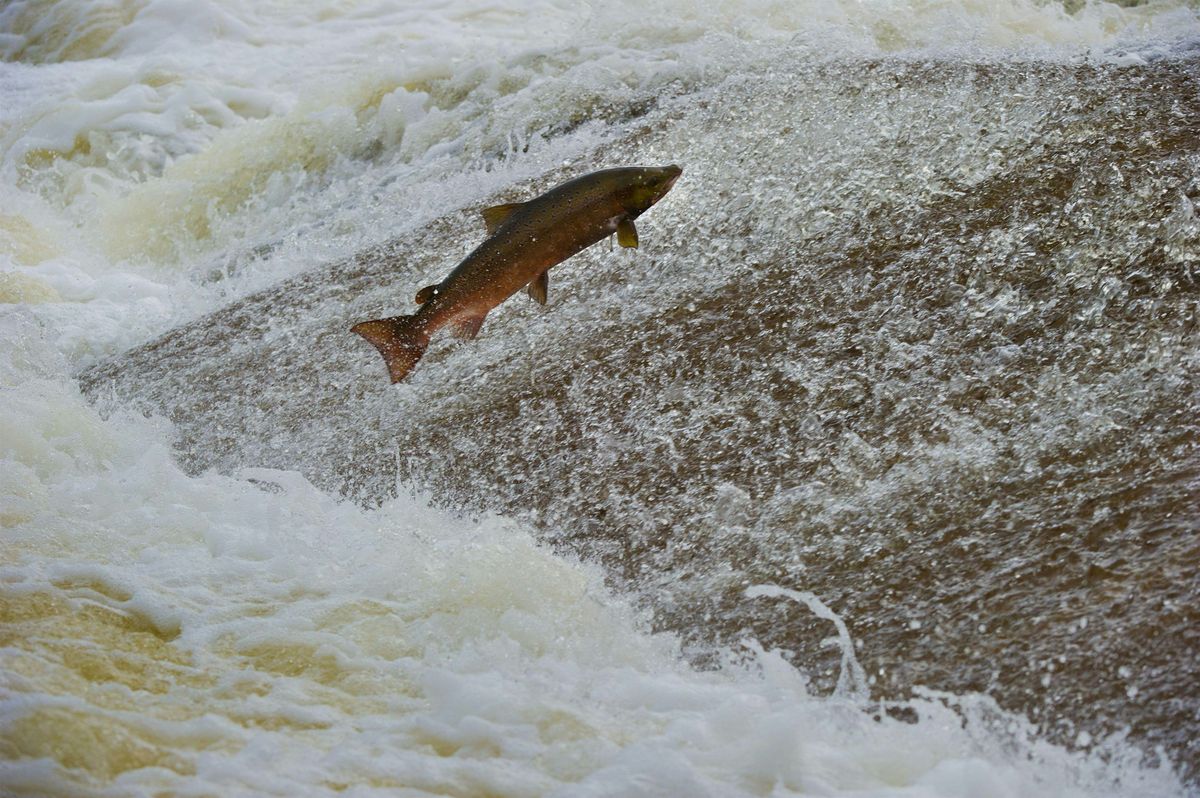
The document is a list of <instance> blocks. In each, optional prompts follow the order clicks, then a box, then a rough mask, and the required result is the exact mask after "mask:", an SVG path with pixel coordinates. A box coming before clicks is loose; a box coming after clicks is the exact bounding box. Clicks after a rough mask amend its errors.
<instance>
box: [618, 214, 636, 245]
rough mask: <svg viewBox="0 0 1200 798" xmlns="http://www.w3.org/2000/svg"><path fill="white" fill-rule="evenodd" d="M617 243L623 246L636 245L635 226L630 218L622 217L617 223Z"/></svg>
mask: <svg viewBox="0 0 1200 798" xmlns="http://www.w3.org/2000/svg"><path fill="white" fill-rule="evenodd" d="M617 243H618V244H620V245H621V246H623V247H634V248H636V247H637V245H638V237H637V228H636V227H634V226H633V220H632V219H622V220H621V221H620V222H618V223H617Z"/></svg>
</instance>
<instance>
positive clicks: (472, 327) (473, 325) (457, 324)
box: [450, 316, 484, 341]
mask: <svg viewBox="0 0 1200 798" xmlns="http://www.w3.org/2000/svg"><path fill="white" fill-rule="evenodd" d="M483 319H484V317H483V316H462V317H460V318H457V319H455V320H454V321H452V322H450V327H451V330H450V332H451V333H452V334H453V335H454V337H455V338H458V339H461V340H463V341H470V340H471V339H472V338H474V337H475V336H476V335H479V328H480V327H482V326H483Z"/></svg>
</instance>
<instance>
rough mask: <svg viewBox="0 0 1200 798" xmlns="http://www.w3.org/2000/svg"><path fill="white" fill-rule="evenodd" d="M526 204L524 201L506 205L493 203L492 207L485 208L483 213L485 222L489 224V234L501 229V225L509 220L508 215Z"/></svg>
mask: <svg viewBox="0 0 1200 798" xmlns="http://www.w3.org/2000/svg"><path fill="white" fill-rule="evenodd" d="M524 204H525V203H523V202H510V203H508V204H506V205H493V206H492V207H490V208H484V209H483V211H482V212H481V213H482V214H483V223H484V224H486V225H487V231H488V235H491V234H492V233H494V232H496V231H497V230H499V229H500V225H502V224H504V223H505V222H506V221H508V217H510V216H512V215H513V212H514V211H516V209H517V208H520V207H521V206H522V205H524Z"/></svg>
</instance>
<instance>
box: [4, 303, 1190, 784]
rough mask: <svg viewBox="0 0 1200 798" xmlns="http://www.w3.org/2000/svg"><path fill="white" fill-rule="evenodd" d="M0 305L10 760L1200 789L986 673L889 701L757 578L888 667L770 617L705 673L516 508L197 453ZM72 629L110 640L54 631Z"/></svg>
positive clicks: (459, 774)
mask: <svg viewBox="0 0 1200 798" xmlns="http://www.w3.org/2000/svg"><path fill="white" fill-rule="evenodd" d="M0 329H2V331H3V340H5V341H6V342H7V343H6V350H7V351H6V353H5V355H4V359H3V361H0V373H2V374H4V375H5V377H4V381H3V385H4V387H3V388H0V406H2V407H3V408H4V411H3V414H2V416H0V423H2V424H3V426H2V427H0V442H2V443H0V458H2V459H3V468H2V469H0V471H2V473H4V474H5V478H4V479H3V480H0V490H2V491H3V492H4V493H3V495H2V496H0V506H2V507H4V508H6V511H5V513H3V514H0V519H2V521H3V524H4V535H5V553H4V563H3V571H2V572H0V592H2V593H3V594H4V601H5V603H6V604H7V605H8V606H10V607H14V608H20V610H19V612H20V616H19V617H21V618H23V620H22V621H21V623H23V624H25V626H24V627H23V628H25V629H26V630H27V631H28V632H30V634H29V635H28V638H27V642H26V644H23V645H16V646H11V647H9V648H7V649H5V650H4V651H3V652H0V659H3V660H4V667H3V668H2V669H0V672H2V673H3V674H4V676H3V678H2V681H0V728H3V729H4V730H5V735H6V736H7V737H8V739H10V740H12V739H17V740H20V742H19V744H18V747H17V750H18V752H19V754H20V755H19V756H18V757H17V758H16V759H9V760H8V761H5V762H0V781H3V782H4V783H6V784H9V785H24V786H23V789H24V790H25V791H27V792H45V793H61V792H69V791H72V790H74V789H78V788H79V786H80V785H86V784H92V785H93V786H95V787H97V788H100V787H101V786H102V785H105V784H108V785H110V786H111V788H112V789H114V790H117V791H119V792H122V793H141V792H143V791H146V792H149V791H156V790H157V791H163V790H165V791H169V792H173V793H177V794H199V793H212V792H218V793H222V794H244V793H249V794H287V795H324V794H328V793H330V792H331V791H334V790H342V789H347V790H348V791H349V792H350V794H355V795H373V794H412V795H424V794H462V793H478V792H488V793H492V794H501V795H539V794H540V795H591V796H617V795H622V796H627V795H681V794H689V795H713V796H726V795H728V796H736V795H762V794H774V795H806V794H819V795H841V794H855V795H876V796H885V795H896V796H900V795H903V796H914V795H939V796H952V795H964V796H966V795H970V796H978V795H994V796H1036V795H1056V796H1067V795H1080V796H1082V795H1089V796H1096V795H1119V794H1129V795H1132V794H1137V795H1174V794H1181V793H1182V788H1181V787H1180V785H1179V783H1178V782H1177V781H1176V780H1175V779H1174V777H1173V776H1172V774H1171V773H1170V772H1169V771H1168V770H1164V769H1153V768H1147V767H1146V766H1143V765H1140V764H1139V762H1138V759H1139V756H1140V755H1139V753H1138V752H1137V751H1136V749H1133V748H1131V747H1128V746H1126V745H1125V743H1124V742H1123V741H1122V740H1119V739H1118V740H1113V741H1110V742H1109V743H1108V744H1102V745H1098V746H1097V747H1096V748H1095V749H1093V750H1094V753H1093V754H1091V755H1090V756H1085V755H1083V754H1072V753H1069V752H1067V751H1065V750H1063V749H1060V748H1057V747H1055V746H1051V745H1049V744H1047V743H1044V742H1041V741H1039V740H1038V738H1037V737H1036V735H1034V734H1033V732H1032V730H1031V729H1030V727H1029V725H1028V724H1026V723H1024V722H1023V721H1021V720H1020V719H1018V718H1013V717H1011V716H1008V715H1005V714H1004V713H1003V712H1001V711H1000V710H998V709H997V708H996V707H995V706H994V705H993V704H992V703H991V702H990V701H989V700H987V699H984V698H982V697H976V698H972V697H966V698H960V697H955V696H948V695H940V694H933V693H930V694H928V695H927V696H926V697H924V698H921V699H917V700H914V701H912V702H909V703H908V704H906V705H905V706H906V708H907V709H909V710H910V711H913V712H915V713H916V714H917V715H918V716H919V721H918V722H916V723H907V722H902V721H899V720H894V719H892V718H891V717H889V716H888V715H887V714H882V715H880V714H878V713H876V716H875V717H872V712H871V711H870V710H871V708H870V707H869V706H868V707H864V706H863V705H862V704H861V703H860V702H861V673H860V672H858V670H857V668H856V663H855V662H854V660H853V655H852V645H851V644H850V640H849V632H848V630H847V629H846V628H845V626H844V624H842V623H841V620H840V619H839V618H838V617H837V615H836V614H835V613H833V612H832V611H830V610H829V608H827V607H825V606H824V605H823V604H821V603H820V601H819V600H818V599H817V598H816V597H813V596H809V595H807V594H804V593H801V592H795V591H791V590H788V589H782V588H775V587H760V588H756V589H755V590H753V591H751V592H752V594H753V595H755V596H758V597H759V598H758V599H757V600H779V599H791V600H798V601H801V602H803V603H806V604H808V605H809V606H810V607H811V608H813V609H814V611H815V612H817V613H818V615H820V616H821V617H824V618H827V619H829V620H830V621H832V622H833V623H834V624H835V626H836V627H837V629H838V633H839V637H840V639H841V644H842V646H843V651H844V653H845V654H846V659H845V660H844V661H845V662H846V663H847V665H846V667H847V670H848V673H849V677H852V678H853V679H856V680H859V684H860V686H859V687H858V688H856V689H847V690H846V691H844V693H843V697H838V696H834V697H828V698H821V697H817V696H813V695H811V694H810V693H809V690H808V686H807V685H808V681H807V678H806V676H805V674H804V673H803V671H801V670H799V669H797V668H796V667H795V666H794V665H792V664H790V663H788V662H787V661H785V660H784V659H783V658H782V656H781V655H780V654H779V653H778V652H769V651H763V650H761V648H759V647H757V645H755V644H753V643H752V642H751V643H750V644H749V648H748V649H746V650H745V651H744V652H743V653H742V654H741V655H737V656H735V652H729V654H730V656H729V657H728V662H729V664H727V665H726V666H724V667H723V668H721V669H720V670H718V671H715V672H695V671H693V670H691V669H689V668H688V667H687V666H686V665H685V664H684V663H683V662H682V661H681V659H680V656H679V651H678V646H677V643H676V642H675V641H674V640H673V639H672V638H670V637H669V636H665V635H651V634H648V633H647V632H645V631H644V630H643V629H642V628H641V626H640V621H639V619H638V616H637V615H636V613H634V612H633V611H632V610H631V609H630V608H629V607H628V606H627V605H626V604H625V603H624V602H623V601H621V600H620V599H618V598H617V597H615V596H613V595H612V594H610V593H608V592H607V591H606V590H605V588H604V586H603V582H602V577H601V574H599V573H598V572H597V571H596V569H594V568H592V567H589V566H586V565H583V564H580V563H578V562H574V561H572V560H570V559H567V558H563V557H561V556H558V555H555V554H553V553H551V552H550V551H548V550H546V549H544V548H543V547H541V546H540V545H538V544H537V543H536V542H535V541H534V540H533V539H532V537H531V536H530V534H529V533H528V531H527V530H525V529H523V528H521V527H519V526H517V525H514V524H512V523H510V522H508V521H506V520H504V519H503V518H495V517H491V518H484V519H481V520H479V521H477V522H471V521H467V520H463V519H457V518H454V517H451V516H448V515H445V514H443V513H441V512H438V511H434V510H431V509H429V508H428V507H427V506H425V505H424V504H423V503H422V502H421V501H419V500H416V499H414V498H411V497H402V498H399V499H397V500H395V501H393V502H390V503H389V504H387V505H386V506H383V507H380V508H378V509H376V510H363V509H361V508H359V507H356V506H353V505H349V504H344V503H340V502H338V501H336V500H335V499H333V498H331V497H328V496H326V495H324V494H322V493H320V492H319V491H317V490H316V489H314V488H313V487H312V486H311V485H309V484H308V483H307V482H306V481H305V480H304V479H303V478H302V477H300V476H299V475H298V474H295V473H288V472H276V471H270V470H265V469H251V470H247V471H245V472H244V473H243V474H241V475H240V476H239V477H237V478H231V477H226V476H221V475H217V474H209V475H205V476H201V477H195V478H191V477H187V476H185V475H184V474H182V473H181V472H180V471H179V470H178V468H177V467H176V466H175V465H174V463H173V462H172V458H171V455H170V452H169V449H168V445H167V442H168V441H169V440H170V436H171V433H170V430H169V428H168V427H166V426H165V425H163V424H161V423H158V422H149V421H147V420H145V419H141V418H113V419H107V420H106V419H103V418H101V417H99V416H98V415H97V414H96V411H95V410H93V409H92V408H91V407H89V406H88V405H87V404H86V403H85V402H84V401H83V399H82V398H81V397H80V396H79V394H78V391H77V389H76V388H75V387H74V385H73V384H72V383H71V382H70V380H69V379H68V378H67V377H66V375H65V372H64V368H65V364H64V362H63V360H62V358H61V357H60V356H59V355H58V354H57V353H56V352H55V350H54V346H53V345H52V344H51V343H50V342H48V341H47V340H46V338H45V336H44V334H43V332H42V330H41V329H40V326H39V325H38V323H37V322H36V321H35V320H34V319H33V318H32V317H31V315H30V314H29V313H28V312H27V311H24V310H10V311H7V312H5V313H4V314H3V315H0ZM89 613H90V615H89ZM89 618H91V620H88V619H89ZM106 619H111V620H106ZM72 648H77V649H78V650H79V652H80V653H81V654H84V656H85V659H84V660H82V664H81V662H80V661H77V660H76V658H74V657H71V656H63V655H51V656H48V653H49V652H54V651H60V652H69V651H71V650H72ZM39 652H41V653H40V654H39ZM32 656H40V657H41V659H40V660H39V662H40V664H38V665H37V666H36V667H32V666H31V664H30V657H32ZM87 663H93V664H90V665H89V664H87ZM86 673H94V674H98V675H97V676H94V677H93V678H94V679H95V681H86V680H81V679H80V676H81V675H82V674H86ZM855 674H857V676H856V675H855ZM856 696H857V697H856ZM98 729H106V730H107V731H106V732H105V733H103V734H96V733H94V732H93V731H92V730H98ZM56 752H57V753H56ZM64 752H69V753H64Z"/></svg>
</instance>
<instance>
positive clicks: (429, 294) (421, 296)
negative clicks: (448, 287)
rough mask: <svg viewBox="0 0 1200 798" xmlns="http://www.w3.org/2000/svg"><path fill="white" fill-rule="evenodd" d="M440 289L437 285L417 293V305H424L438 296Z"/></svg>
mask: <svg viewBox="0 0 1200 798" xmlns="http://www.w3.org/2000/svg"><path fill="white" fill-rule="evenodd" d="M437 292H438V287H437V286H436V285H427V286H425V287H424V288H422V289H421V290H420V291H418V292H417V304H418V305H424V304H425V303H426V302H428V301H429V300H431V299H433V298H434V297H435V296H437Z"/></svg>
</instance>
